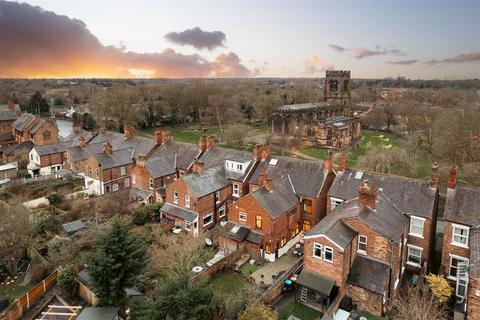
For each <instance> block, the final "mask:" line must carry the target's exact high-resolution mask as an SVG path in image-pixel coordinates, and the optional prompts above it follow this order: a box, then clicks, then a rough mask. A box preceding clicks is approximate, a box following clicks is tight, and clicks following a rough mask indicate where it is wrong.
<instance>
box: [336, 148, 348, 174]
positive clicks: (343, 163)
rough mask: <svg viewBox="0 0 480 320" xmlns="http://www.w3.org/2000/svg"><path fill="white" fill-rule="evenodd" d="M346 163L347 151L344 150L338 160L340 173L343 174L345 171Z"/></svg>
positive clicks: (338, 172)
mask: <svg viewBox="0 0 480 320" xmlns="http://www.w3.org/2000/svg"><path fill="white" fill-rule="evenodd" d="M346 165H347V153H346V152H342V155H341V156H340V160H338V169H337V174H338V175H342V174H343V173H344V172H345V167H346Z"/></svg>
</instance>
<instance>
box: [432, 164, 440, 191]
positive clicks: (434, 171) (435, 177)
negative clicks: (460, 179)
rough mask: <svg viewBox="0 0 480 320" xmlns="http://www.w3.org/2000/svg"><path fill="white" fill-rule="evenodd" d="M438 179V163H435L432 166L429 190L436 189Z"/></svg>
mask: <svg viewBox="0 0 480 320" xmlns="http://www.w3.org/2000/svg"><path fill="white" fill-rule="evenodd" d="M439 179H440V171H439V169H438V163H437V162H436V161H435V162H434V163H433V165H432V183H431V188H432V189H437V188H438V180H439Z"/></svg>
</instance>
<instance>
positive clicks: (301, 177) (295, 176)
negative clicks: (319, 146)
mask: <svg viewBox="0 0 480 320" xmlns="http://www.w3.org/2000/svg"><path fill="white" fill-rule="evenodd" d="M272 159H278V161H277V164H276V165H272V164H270V163H271V162H270V161H271V160H272ZM323 170H324V163H323V161H321V160H300V159H292V158H289V157H279V156H270V157H268V158H267V159H265V160H262V161H260V163H259V165H258V166H257V168H256V169H255V171H254V172H253V174H252V177H251V178H250V183H252V184H256V185H258V183H259V182H258V178H259V175H260V174H261V173H264V172H266V173H267V177H268V178H269V179H272V180H276V179H278V178H281V177H284V176H286V175H287V174H288V175H289V176H290V179H291V180H292V183H293V186H294V188H295V193H296V194H298V195H305V196H310V197H313V198H316V197H318V196H319V194H320V191H321V189H322V185H323V182H324V181H325V178H326V176H325V174H324V172H323Z"/></svg>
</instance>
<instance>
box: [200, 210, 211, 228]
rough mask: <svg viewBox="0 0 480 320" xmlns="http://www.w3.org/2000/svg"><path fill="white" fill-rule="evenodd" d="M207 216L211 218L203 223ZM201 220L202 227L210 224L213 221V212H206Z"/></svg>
mask: <svg viewBox="0 0 480 320" xmlns="http://www.w3.org/2000/svg"><path fill="white" fill-rule="evenodd" d="M207 218H211V220H210V222H208V223H205V219H207ZM202 222H203V226H204V227H205V226H208V225H209V224H211V223H213V212H210V213H207V214H206V215H205V216H203V220H202Z"/></svg>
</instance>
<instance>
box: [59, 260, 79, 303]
mask: <svg viewBox="0 0 480 320" xmlns="http://www.w3.org/2000/svg"><path fill="white" fill-rule="evenodd" d="M58 285H59V286H60V288H62V289H63V290H65V292H66V293H68V294H69V295H71V296H73V295H75V292H76V290H77V279H76V274H75V270H74V269H73V267H66V268H64V269H63V270H62V271H61V272H60V274H59V275H58Z"/></svg>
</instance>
